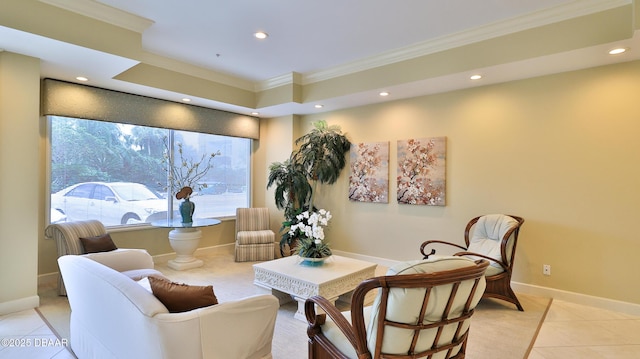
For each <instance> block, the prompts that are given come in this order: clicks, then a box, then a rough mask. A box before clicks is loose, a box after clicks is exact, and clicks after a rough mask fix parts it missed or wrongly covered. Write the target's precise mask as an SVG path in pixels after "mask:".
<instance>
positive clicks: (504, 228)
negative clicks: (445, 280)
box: [420, 214, 524, 311]
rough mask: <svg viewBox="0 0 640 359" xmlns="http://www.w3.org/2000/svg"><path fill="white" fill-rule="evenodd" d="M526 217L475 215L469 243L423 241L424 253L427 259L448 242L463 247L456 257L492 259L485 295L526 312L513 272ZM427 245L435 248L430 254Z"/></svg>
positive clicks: (468, 233)
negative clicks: (519, 298)
mask: <svg viewBox="0 0 640 359" xmlns="http://www.w3.org/2000/svg"><path fill="white" fill-rule="evenodd" d="M523 223H524V219H523V218H521V217H517V216H511V215H509V216H507V215H504V214H488V215H484V216H480V217H476V218H473V219H472V220H471V221H469V223H468V224H467V227H466V228H465V231H464V241H465V244H466V246H461V245H458V244H455V243H450V242H445V241H439V240H432V241H426V242H424V243H422V245H421V246H420V252H421V253H422V255H424V256H425V258H427V257H430V256H431V255H433V254H435V253H436V251H435V249H433V248H432V247H433V245H434V244H444V245H447V246H452V247H454V248H456V249H459V250H462V251H461V252H457V253H455V255H456V256H465V257H468V258H473V259H477V258H484V259H487V260H488V261H489V262H490V264H491V265H490V266H489V268H488V269H487V273H486V274H485V275H486V279H487V289H486V290H485V292H484V296H485V297H492V298H497V299H502V300H505V301H507V302H510V303H513V304H515V305H516V307H517V308H518V310H520V311H523V310H524V309H523V308H522V305H521V304H520V301H519V300H518V297H516V294H515V293H514V292H513V289H511V274H512V272H513V263H514V261H515V255H516V245H517V243H518V234H519V233H520V227H521V226H522V224H523ZM427 247H429V248H432V249H431V251H430V252H429V253H426V250H427Z"/></svg>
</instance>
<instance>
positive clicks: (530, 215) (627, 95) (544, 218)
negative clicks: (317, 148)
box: [303, 62, 640, 303]
mask: <svg viewBox="0 0 640 359" xmlns="http://www.w3.org/2000/svg"><path fill="white" fill-rule="evenodd" d="M639 94H640V62H631V63H624V64H620V65H612V66H606V67H599V68H593V69H588V70H583V71H576V72H570V73H564V74H559V75H553V76H546V77H540V78H534V79H529V80H523V81H517V82H511V83H505V84H500V85H494V86H486V87H479V88H474V89H468V90H462V91H455V92H450V93H445V94H439V95H433V96H426V97H420V98H414V99H408V100H399V101H394V102H387V103H382V104H379V105H372V106H365V107H358V108H352V109H347V110H343V111H336V112H332V113H325V114H319V115H314V116H306V117H304V118H303V127H304V132H306V131H307V130H308V129H309V128H310V127H309V126H310V122H312V121H316V120H320V119H324V120H326V121H327V122H328V123H329V124H331V125H340V126H341V127H342V129H343V130H344V131H346V132H347V133H348V135H349V137H350V139H351V140H352V142H354V143H358V142H378V141H390V164H389V172H390V178H391V180H390V195H389V198H390V203H389V204H368V203H355V202H350V201H349V200H348V199H347V180H348V174H349V173H348V169H347V170H345V171H344V172H343V174H342V176H341V177H340V179H339V182H338V183H337V184H336V185H334V186H332V187H325V188H322V189H321V190H322V192H321V193H320V196H319V198H318V199H317V200H316V204H317V205H319V206H321V207H324V208H327V209H329V210H331V211H332V212H333V214H334V219H333V220H332V223H331V226H330V228H329V229H328V231H327V236H328V238H329V239H330V241H331V244H332V246H333V247H334V248H336V249H339V250H343V251H347V252H353V253H358V254H365V255H370V256H376V257H382V258H389V259H397V260H404V259H416V258H418V257H419V256H418V248H419V245H420V243H421V242H422V241H424V240H427V239H436V238H437V239H445V240H450V241H457V242H460V243H462V241H463V238H462V236H463V231H464V226H465V225H466V223H467V221H468V220H469V219H470V218H472V217H474V216H477V215H481V214H485V213H494V212H501V213H512V214H515V215H519V216H522V217H524V218H525V220H526V222H525V224H524V226H523V228H522V232H521V237H520V244H519V247H518V252H517V259H516V261H517V262H516V269H515V274H514V280H515V281H517V282H521V283H525V284H530V285H536V286H543V287H549V288H555V289H560V290H564V291H570V292H577V293H582V294H587V295H592V296H597V297H603V298H610V299H614V300H620V301H625V302H631V303H640V288H639V287H638V286H637V285H634V283H636V278H637V274H636V273H637V272H638V269H639V265H638V264H637V262H636V259H637V255H638V253H640V238H638V234H637V228H636V224H635V223H636V222H637V218H638V215H640V191H639V190H638V188H637V187H638V185H639V184H640V166H639V164H640V141H638V135H640V106H639V105H638V104H639V101H638V98H639V97H638V96H639ZM392 96H393V94H392ZM433 136H446V137H447V162H446V165H447V170H446V173H447V205H446V206H445V207H428V206H411V205H399V204H397V201H396V195H395V191H396V183H395V176H396V173H397V170H396V166H397V160H396V144H397V140H403V139H409V138H421V137H433ZM543 264H550V265H551V266H552V275H551V276H543V275H542V265H543Z"/></svg>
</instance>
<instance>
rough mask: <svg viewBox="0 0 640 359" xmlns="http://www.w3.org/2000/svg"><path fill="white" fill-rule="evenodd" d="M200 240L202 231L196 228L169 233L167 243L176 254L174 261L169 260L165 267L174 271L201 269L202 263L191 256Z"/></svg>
mask: <svg viewBox="0 0 640 359" xmlns="http://www.w3.org/2000/svg"><path fill="white" fill-rule="evenodd" d="M200 238H202V231H200V230H199V229H198V228H175V229H173V230H172V231H170V232H169V243H170V244H171V248H173V250H174V251H175V252H176V254H177V256H176V258H175V259H171V260H169V262H168V263H167V265H168V266H169V268H171V269H175V270H187V269H192V268H197V267H202V265H203V264H204V262H202V260H200V259H197V258H196V257H194V256H193V253H194V252H195V251H196V249H197V248H198V243H200Z"/></svg>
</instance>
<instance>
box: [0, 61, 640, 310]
mask: <svg viewBox="0 0 640 359" xmlns="http://www.w3.org/2000/svg"><path fill="white" fill-rule="evenodd" d="M0 75H1V76H0V105H1V106H0V126H1V128H0V129H1V131H0V149H1V150H2V152H1V153H0V195H1V196H2V198H3V201H0V266H1V271H0V286H1V287H2V291H1V292H0V311H1V310H3V308H7V307H11V306H12V305H13V304H14V303H15V302H16V301H21V300H22V299H25V298H26V300H27V302H29V301H30V300H32V299H33V296H35V295H36V280H37V274H48V273H51V272H55V271H57V267H56V263H55V258H56V253H55V246H54V244H53V242H52V241H49V240H45V239H44V238H43V228H44V220H45V208H46V207H45V190H44V188H45V187H46V178H45V176H46V170H45V169H46V167H45V163H46V153H45V147H46V146H44V144H46V130H45V123H46V122H45V121H44V120H42V119H40V121H38V101H39V82H38V78H39V65H38V61H37V59H32V58H29V57H25V56H20V55H15V54H10V53H0ZM638 93H640V62H631V63H625V64H620V65H612V66H607V67H600V68H594V69H589V70H584V71H577V72H571V73H565V74H559V75H553V76H547V77H541V78H535V79H530V80H524V81H518V82H511V83H506V84H501V85H494V86H486V87H479V88H475V89H469V90H463V91H456V92H451V93H446V94H440V95H433V96H427V97H420V98H415V99H408V100H399V101H394V102H386V103H382V104H379V105H372V106H365V107H359V108H353V109H348V110H343V111H336V112H332V113H326V114H321V115H315V116H285V117H281V118H274V119H268V120H263V121H262V122H261V140H260V141H259V142H258V143H257V144H256V146H254V152H253V155H254V159H253V161H254V163H253V170H254V183H253V187H252V191H253V195H254V204H255V205H262V204H264V205H266V206H269V207H270V208H272V227H273V229H274V230H278V228H279V226H280V221H281V219H282V217H281V212H278V211H276V210H275V208H274V206H273V198H272V196H273V193H272V192H271V191H270V190H269V191H267V190H266V189H265V187H266V180H267V173H266V171H267V169H268V164H270V163H271V162H274V161H283V160H285V159H286V158H287V157H288V155H289V153H290V151H291V148H292V147H293V141H294V139H295V138H297V137H299V136H300V135H301V134H303V133H305V132H306V131H308V129H309V128H310V122H312V121H315V120H319V119H325V120H327V122H329V124H337V125H340V126H342V128H343V129H344V130H345V131H346V132H347V133H348V135H349V136H350V138H351V140H352V141H353V142H369V141H371V142H373V141H390V151H391V153H390V162H391V163H390V171H389V172H390V177H391V179H392V180H391V182H390V203H389V204H366V203H353V202H349V201H348V200H347V196H346V194H347V182H346V181H347V177H348V171H347V170H345V172H344V173H343V176H342V177H341V178H340V180H339V182H338V183H337V184H336V185H334V186H332V187H326V188H321V192H320V193H319V195H318V197H317V203H318V205H320V206H322V207H325V208H327V209H330V210H331V211H332V212H333V213H334V216H335V217H334V219H333V220H332V224H331V226H330V228H329V229H328V232H327V234H328V237H329V238H330V239H331V242H332V245H333V247H334V248H336V249H339V250H343V251H348V252H353V253H358V254H364V255H369V256H376V257H381V258H388V259H397V260H402V259H411V258H417V257H418V255H417V248H418V246H419V244H420V243H421V242H422V241H423V240H425V239H430V238H442V239H448V240H457V241H462V238H461V236H462V230H463V228H464V225H465V224H466V222H467V220H468V219H469V218H471V217H473V216H476V215H479V214H483V213H491V212H507V213H513V214H518V215H521V216H523V217H524V218H525V219H526V223H525V225H524V227H523V230H522V235H521V243H520V246H519V248H518V256H517V264H516V273H515V276H514V279H515V280H516V281H518V282H521V283H525V284H531V285H538V286H543V287H549V288H556V289H560V290H566V291H571V292H577V293H582V294H588V295H593V296H597V297H603V298H610V299H615V300H620V301H625V302H631V303H640V289H638V288H637V286H635V285H629V284H630V283H635V272H636V271H637V269H638V265H637V264H636V262H635V261H634V260H635V257H636V254H637V253H638V252H639V249H640V248H639V247H640V244H639V243H640V242H639V240H638V235H637V234H636V231H635V230H634V227H632V226H633V225H634V224H635V222H636V217H637V215H638V214H639V212H640V210H639V208H640V207H639V206H638V203H640V192H639V191H638V190H637V189H636V185H637V184H638V183H640V170H639V168H638V160H639V156H640V155H639V154H640V144H639V143H638V141H637V139H636V137H637V135H638V134H640V121H638V118H640V106H637V105H636V104H637V102H638V101H637V94H638ZM431 136H446V137H447V147H448V149H447V180H448V181H447V206H445V207H423V206H408V205H402V206H401V205H398V204H397V203H395V194H394V191H395V182H394V181H393V178H394V177H395V174H396V169H395V165H396V163H397V162H396V161H395V156H396V152H395V150H396V141H397V140H401V139H408V138H411V137H414V138H417V137H431ZM16 154H19V156H18V155H16ZM16 188H18V189H21V188H28V189H32V190H24V191H22V190H19V191H16ZM234 225H235V224H234V221H224V222H223V223H222V224H221V225H219V226H216V227H212V228H207V229H205V230H204V239H203V241H202V242H201V246H202V247H207V246H212V245H218V244H226V243H232V242H233V232H234ZM167 232H168V231H167V230H164V229H149V230H139V231H127V232H115V233H113V237H114V240H115V241H116V244H117V245H118V246H120V247H140V248H147V249H148V250H149V251H150V252H151V253H152V254H163V253H169V252H171V249H170V247H169V245H168V243H167V240H166V238H167ZM542 264H550V265H551V266H552V276H550V277H545V276H542ZM36 268H37V269H36ZM36 299H37V297H36Z"/></svg>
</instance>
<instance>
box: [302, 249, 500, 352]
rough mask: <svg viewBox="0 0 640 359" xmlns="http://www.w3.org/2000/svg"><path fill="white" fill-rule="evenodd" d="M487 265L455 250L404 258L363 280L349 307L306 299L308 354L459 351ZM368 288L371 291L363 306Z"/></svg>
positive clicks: (323, 300)
mask: <svg viewBox="0 0 640 359" xmlns="http://www.w3.org/2000/svg"><path fill="white" fill-rule="evenodd" d="M488 265H489V263H488V262H487V261H486V260H478V261H472V260H470V259H467V258H463V257H453V256H451V257H446V258H437V259H432V260H422V261H414V262H408V263H401V264H399V265H396V266H394V267H392V268H390V269H389V271H388V272H387V275H386V276H382V277H376V278H372V279H368V280H366V281H364V282H362V283H361V284H360V285H359V286H358V287H357V288H356V289H355V291H354V293H353V297H352V301H351V311H350V312H340V311H339V310H338V309H337V308H336V307H335V306H334V305H333V304H331V302H329V301H328V300H327V299H325V298H323V297H318V296H315V297H311V298H309V299H307V301H306V302H305V315H306V318H307V321H308V322H309V326H308V329H307V335H308V336H309V358H311V359H325V358H340V359H347V358H350V359H372V358H398V359H409V358H423V357H424V358H427V357H428V358H432V357H433V358H441V359H462V358H464V356H465V350H466V344H467V337H468V334H469V328H470V324H471V323H470V319H471V316H472V315H473V313H474V308H475V306H476V304H477V303H478V301H479V300H480V298H481V296H482V293H483V291H484V288H485V280H484V276H483V275H484V271H485V269H486V268H487V266H488ZM372 290H377V296H376V299H375V300H374V303H373V305H372V306H369V307H365V306H364V301H365V297H366V295H367V293H369V292H370V291H372ZM316 307H318V308H319V309H321V310H322V311H324V313H326V314H317V312H316ZM431 355H433V356H431Z"/></svg>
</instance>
